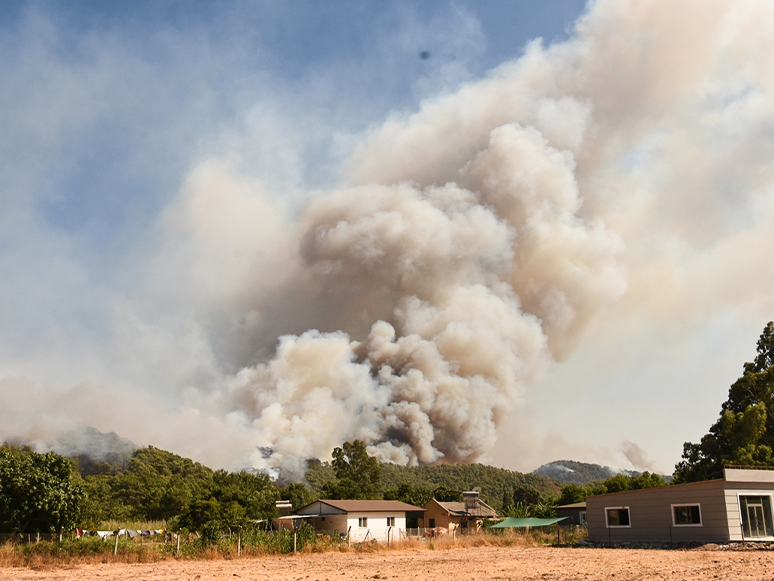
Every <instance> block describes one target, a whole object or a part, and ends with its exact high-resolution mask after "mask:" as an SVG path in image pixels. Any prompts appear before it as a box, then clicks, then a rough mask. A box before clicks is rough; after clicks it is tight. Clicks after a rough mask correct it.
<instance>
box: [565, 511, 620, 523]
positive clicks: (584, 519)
mask: <svg viewBox="0 0 774 581" xmlns="http://www.w3.org/2000/svg"><path fill="white" fill-rule="evenodd" d="M605 514H607V512H605ZM629 516H630V517H631V515H629ZM588 523H589V521H588V517H587V516H586V511H585V510H580V511H578V524H579V525H585V524H588Z"/></svg>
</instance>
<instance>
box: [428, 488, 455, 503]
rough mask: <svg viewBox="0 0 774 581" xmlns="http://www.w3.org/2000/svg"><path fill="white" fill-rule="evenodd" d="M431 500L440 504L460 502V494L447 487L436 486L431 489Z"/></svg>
mask: <svg viewBox="0 0 774 581" xmlns="http://www.w3.org/2000/svg"><path fill="white" fill-rule="evenodd" d="M433 498H434V499H436V500H440V501H441V502H462V492H460V491H459V490H454V489H453V488H449V487H448V486H444V485H441V486H436V487H435V488H434V489H433Z"/></svg>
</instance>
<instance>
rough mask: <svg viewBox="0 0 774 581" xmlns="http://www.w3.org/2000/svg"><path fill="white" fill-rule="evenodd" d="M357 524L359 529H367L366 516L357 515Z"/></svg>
mask: <svg viewBox="0 0 774 581" xmlns="http://www.w3.org/2000/svg"><path fill="white" fill-rule="evenodd" d="M357 526H358V527H359V528H361V529H367V528H368V517H367V516H359V517H357Z"/></svg>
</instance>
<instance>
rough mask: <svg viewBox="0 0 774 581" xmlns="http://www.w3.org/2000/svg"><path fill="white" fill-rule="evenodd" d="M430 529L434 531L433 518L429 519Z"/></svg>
mask: <svg viewBox="0 0 774 581" xmlns="http://www.w3.org/2000/svg"><path fill="white" fill-rule="evenodd" d="M430 528H431V529H434V528H435V519H434V518H431V519H430Z"/></svg>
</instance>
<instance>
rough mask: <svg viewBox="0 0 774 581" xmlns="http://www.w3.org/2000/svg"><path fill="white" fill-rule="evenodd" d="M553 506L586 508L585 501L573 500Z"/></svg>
mask: <svg viewBox="0 0 774 581" xmlns="http://www.w3.org/2000/svg"><path fill="white" fill-rule="evenodd" d="M554 508H586V501H585V500H584V501H583V502H575V503H573V504H563V505H561V506H555V507H554Z"/></svg>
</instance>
